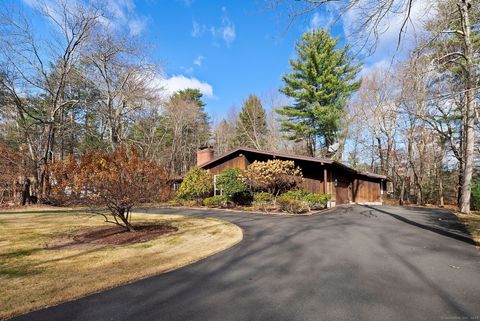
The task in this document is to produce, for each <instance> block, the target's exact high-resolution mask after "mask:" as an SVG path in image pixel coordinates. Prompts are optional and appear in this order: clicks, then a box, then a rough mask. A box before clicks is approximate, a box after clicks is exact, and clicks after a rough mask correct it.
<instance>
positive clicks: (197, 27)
mask: <svg viewBox="0 0 480 321" xmlns="http://www.w3.org/2000/svg"><path fill="white" fill-rule="evenodd" d="M222 12H223V15H222V18H221V24H220V25H219V26H210V27H207V26H206V25H204V24H200V23H198V22H197V21H195V20H193V21H192V31H191V35H192V37H200V36H202V35H203V34H204V33H205V31H206V30H209V31H210V34H211V35H212V37H213V38H214V39H215V38H221V39H222V40H223V41H224V42H225V44H226V45H227V46H228V47H230V45H231V44H232V42H233V41H234V40H235V38H236V37H237V33H236V30H235V24H234V23H233V22H232V21H231V20H230V18H229V17H228V13H227V9H226V8H225V7H222Z"/></svg>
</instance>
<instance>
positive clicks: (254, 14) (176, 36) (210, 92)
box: [16, 0, 398, 120]
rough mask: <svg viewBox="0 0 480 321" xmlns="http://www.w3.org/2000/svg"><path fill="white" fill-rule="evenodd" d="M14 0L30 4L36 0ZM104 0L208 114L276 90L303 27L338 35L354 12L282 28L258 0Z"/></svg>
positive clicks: (171, 82) (321, 15) (389, 41)
mask: <svg viewBox="0 0 480 321" xmlns="http://www.w3.org/2000/svg"><path fill="white" fill-rule="evenodd" d="M16 1H22V2H23V3H24V4H26V6H25V8H26V10H29V9H28V7H29V6H30V7H31V6H34V5H35V3H36V1H37V0H16ZM44 1H47V2H52V1H54V0H44ZM105 1H107V2H108V5H109V6H108V8H109V10H110V14H111V15H112V16H113V17H114V18H113V19H112V20H113V23H114V24H115V25H116V27H117V28H123V29H124V30H125V31H126V32H128V33H129V34H130V35H131V36H132V37H139V38H141V39H145V40H146V41H147V42H149V43H150V44H151V45H152V53H151V59H152V60H153V61H155V62H157V63H159V64H160V65H161V66H162V70H163V72H164V77H165V78H166V80H165V82H164V83H165V85H166V86H167V88H168V89H169V90H170V91H173V90H177V89H181V88H186V87H196V88H199V89H200V90H201V91H202V92H203V93H204V96H205V101H206V103H207V107H206V110H207V112H208V113H209V114H210V115H211V116H212V119H213V120H219V119H220V118H221V117H224V116H226V115H227V114H228V112H229V110H230V109H231V107H232V106H237V107H239V106H241V103H242V101H243V100H244V99H245V98H246V97H247V96H248V95H249V94H257V95H259V96H262V95H266V94H268V93H269V92H278V88H279V87H280V86H281V84H282V82H281V76H282V74H284V73H286V72H288V70H289V64H288V60H289V59H290V58H292V57H294V55H295V49H294V46H295V41H296V40H298V39H299V38H300V37H301V35H302V33H303V32H305V31H307V30H308V29H309V28H312V27H323V28H329V29H330V30H331V33H332V35H334V36H339V37H340V38H341V42H342V43H345V42H346V41H347V39H346V37H345V33H348V29H347V28H345V26H346V25H347V23H348V22H351V21H354V20H355V15H354V14H349V15H346V16H344V17H343V18H342V20H340V21H339V22H338V23H337V24H336V25H334V26H332V16H331V15H330V14H328V13H326V12H320V11H318V12H314V13H312V14H311V15H310V16H306V17H304V18H302V19H301V20H298V21H297V22H296V23H295V24H293V25H292V26H291V27H290V28H289V29H288V30H287V29H286V26H287V22H288V21H287V20H286V19H285V18H282V17H281V13H282V12H281V11H278V10H277V11H276V10H268V9H267V8H266V4H265V2H264V1H262V0H252V1H234V0H230V1H229V0H208V1H207V0H105ZM397 25H398V23H397ZM397 34H398V33H397V31H396V29H395V28H394V26H393V27H392V28H390V29H389V30H387V31H386V32H385V34H384V35H382V41H381V42H380V45H379V47H378V49H377V51H376V53H375V54H374V55H373V56H370V57H367V59H365V60H364V72H367V71H368V70H370V69H371V68H373V67H374V66H377V65H385V64H387V63H388V62H389V57H391V55H392V53H393V51H394V49H395V41H394V39H396V35H397Z"/></svg>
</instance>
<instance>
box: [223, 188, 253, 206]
mask: <svg viewBox="0 0 480 321" xmlns="http://www.w3.org/2000/svg"><path fill="white" fill-rule="evenodd" d="M229 199H230V201H232V203H233V204H235V205H241V206H249V205H252V202H253V194H252V193H251V192H248V191H243V192H238V193H234V194H232V195H230V196H229Z"/></svg>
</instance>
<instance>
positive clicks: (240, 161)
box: [197, 148, 387, 206]
mask: <svg viewBox="0 0 480 321" xmlns="http://www.w3.org/2000/svg"><path fill="white" fill-rule="evenodd" d="M269 159H281V160H292V161H294V162H295V165H296V166H299V167H300V168H301V169H302V173H303V178H304V179H303V183H302V185H303V186H302V188H304V189H305V190H307V191H309V192H312V193H327V194H330V195H331V196H332V201H331V204H330V205H331V206H335V205H340V204H349V203H369V204H381V203H382V202H383V188H382V187H383V186H384V185H385V182H386V181H387V177H386V176H383V175H378V174H372V173H365V172H359V171H357V170H355V169H353V168H351V167H348V166H346V165H344V164H342V163H340V162H337V161H333V160H330V159H321V158H316V157H308V156H299V155H288V154H282V153H276V152H268V151H262V150H257V149H252V148H237V149H234V150H232V151H230V152H228V153H225V154H223V155H220V156H218V157H214V152H213V149H212V148H203V149H200V150H199V151H198V152H197V165H198V166H200V167H202V168H204V169H208V170H210V172H212V173H213V174H214V175H216V174H219V173H221V172H222V171H223V170H225V169H226V168H240V169H246V168H247V166H248V165H249V164H251V163H253V162H254V161H267V160H269Z"/></svg>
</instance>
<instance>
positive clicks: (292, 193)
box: [282, 189, 310, 200]
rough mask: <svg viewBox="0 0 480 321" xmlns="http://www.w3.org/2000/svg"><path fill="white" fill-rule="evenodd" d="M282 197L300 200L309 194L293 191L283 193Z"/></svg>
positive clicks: (301, 190)
mask: <svg viewBox="0 0 480 321" xmlns="http://www.w3.org/2000/svg"><path fill="white" fill-rule="evenodd" d="M282 195H285V196H289V197H292V198H294V199H298V200H302V199H304V198H305V197H306V196H308V195H310V192H307V191H305V190H303V189H295V190H291V191H288V192H285V193H283V194H282Z"/></svg>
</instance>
